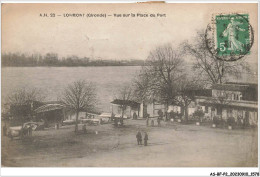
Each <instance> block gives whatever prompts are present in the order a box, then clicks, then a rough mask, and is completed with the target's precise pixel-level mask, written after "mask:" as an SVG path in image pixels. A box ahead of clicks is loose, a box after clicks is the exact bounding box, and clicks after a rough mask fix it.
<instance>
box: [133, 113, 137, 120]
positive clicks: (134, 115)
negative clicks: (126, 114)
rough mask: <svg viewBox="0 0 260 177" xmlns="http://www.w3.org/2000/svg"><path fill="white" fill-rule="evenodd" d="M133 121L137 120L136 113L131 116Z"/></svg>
mask: <svg viewBox="0 0 260 177" xmlns="http://www.w3.org/2000/svg"><path fill="white" fill-rule="evenodd" d="M133 119H134V120H136V119H137V114H136V112H134V114H133Z"/></svg>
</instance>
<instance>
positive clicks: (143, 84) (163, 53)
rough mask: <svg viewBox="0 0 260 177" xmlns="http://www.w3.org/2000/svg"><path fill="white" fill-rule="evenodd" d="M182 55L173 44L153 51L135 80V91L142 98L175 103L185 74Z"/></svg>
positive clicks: (168, 103)
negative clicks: (179, 85) (178, 86)
mask: <svg viewBox="0 0 260 177" xmlns="http://www.w3.org/2000/svg"><path fill="white" fill-rule="evenodd" d="M183 71H184V65H183V59H182V55H181V54H180V52H179V51H178V50H175V49H173V47H172V46H171V45H164V46H160V47H157V48H156V49H155V50H153V51H151V52H150V54H149V56H148V58H147V60H146V64H145V66H143V67H142V71H141V73H140V74H139V75H138V76H137V78H136V79H135V81H134V85H135V93H136V94H137V95H138V96H140V98H142V100H146V99H148V100H150V101H151V100H156V101H158V102H160V103H163V104H165V105H166V106H167V107H168V105H171V104H174V101H175V96H176V94H177V85H178V82H179V81H180V79H181V78H182V76H183V74H184V72H183Z"/></svg>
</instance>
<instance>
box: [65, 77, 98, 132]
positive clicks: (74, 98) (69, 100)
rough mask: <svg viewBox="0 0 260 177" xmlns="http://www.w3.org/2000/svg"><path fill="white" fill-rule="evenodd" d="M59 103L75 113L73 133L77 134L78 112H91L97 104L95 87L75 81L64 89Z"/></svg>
mask: <svg viewBox="0 0 260 177" xmlns="http://www.w3.org/2000/svg"><path fill="white" fill-rule="evenodd" d="M61 102H62V103H63V104H64V105H65V106H66V107H67V108H68V109H69V110H71V111H73V112H75V113H76V122H75V132H78V117H79V112H80V111H93V110H94V109H95V105H96V103H97V96H96V87H95V86H94V85H93V84H92V83H87V82H85V81H75V82H74V83H73V84H70V85H68V86H67V88H65V90H64V93H63V95H62V97H61Z"/></svg>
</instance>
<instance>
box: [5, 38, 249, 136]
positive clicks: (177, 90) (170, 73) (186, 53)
mask: <svg viewBox="0 0 260 177" xmlns="http://www.w3.org/2000/svg"><path fill="white" fill-rule="evenodd" d="M52 57H54V58H55V56H52ZM52 57H50V58H52ZM187 57H190V58H191V59H190V60H189V61H193V62H192V66H193V67H192V70H189V71H187V68H186V66H187V62H186V61H185V58H187ZM50 60H51V61H52V60H53V59H50ZM145 63H146V64H145V65H143V66H142V68H141V71H140V73H139V74H138V75H137V76H136V78H135V79H134V80H133V82H132V83H130V84H127V85H125V86H123V87H122V88H121V89H120V90H119V91H118V92H117V96H116V98H117V99H120V100H125V101H128V100H130V101H138V102H143V101H145V102H149V101H153V100H156V101H158V102H160V103H162V104H165V105H166V106H169V105H177V106H180V107H181V108H183V109H182V110H184V112H186V113H185V117H186V119H188V113H187V111H188V109H187V108H188V106H189V104H190V103H191V101H192V100H193V98H194V94H193V91H194V90H199V89H205V85H206V84H216V83H223V82H225V80H226V79H227V78H228V76H229V75H235V76H237V77H239V76H240V75H241V73H242V72H243V71H244V70H248V71H250V69H249V67H248V66H247V63H246V62H245V61H243V60H240V61H236V62H224V61H220V60H217V59H216V58H214V56H212V55H210V53H209V51H208V50H207V48H206V43H205V40H204V37H203V33H198V36H197V40H196V42H195V43H188V42H184V43H183V44H181V46H180V47H179V48H178V49H174V48H173V47H172V46H171V45H164V46H160V47H157V48H156V49H155V50H152V51H151V52H150V54H149V56H148V58H147V60H146V62H145ZM95 88H96V87H95V85H93V84H92V83H87V82H85V81H76V82H74V83H72V84H71V85H68V86H67V87H66V88H65V89H64V92H63V94H62V96H61V97H60V101H61V102H62V103H63V104H64V105H65V106H66V107H67V108H68V109H70V110H71V111H73V112H75V113H76V126H75V131H77V130H78V125H77V122H78V114H79V112H80V111H83V110H84V111H91V110H93V109H94V108H95V106H96V103H97V97H96V89H95ZM41 94H42V93H41V92H39V91H37V90H34V89H33V90H29V91H26V90H20V91H17V92H16V93H14V94H11V95H10V96H9V104H22V103H25V102H26V101H27V100H33V101H42V100H41V99H42V98H43V97H42V96H40V95H41ZM121 109H122V115H123V114H124V110H125V109H126V105H124V104H123V105H121Z"/></svg>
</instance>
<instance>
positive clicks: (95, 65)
mask: <svg viewBox="0 0 260 177" xmlns="http://www.w3.org/2000/svg"><path fill="white" fill-rule="evenodd" d="M122 66H124V67H125V66H140V67H141V66H144V65H95V66H94V65H93V66H1V67H2V68H25V67H28V68H39V67H42V68H45V67H48V68H51V67H54V68H59V67H66V68H75V67H86V68H88V67H122Z"/></svg>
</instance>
